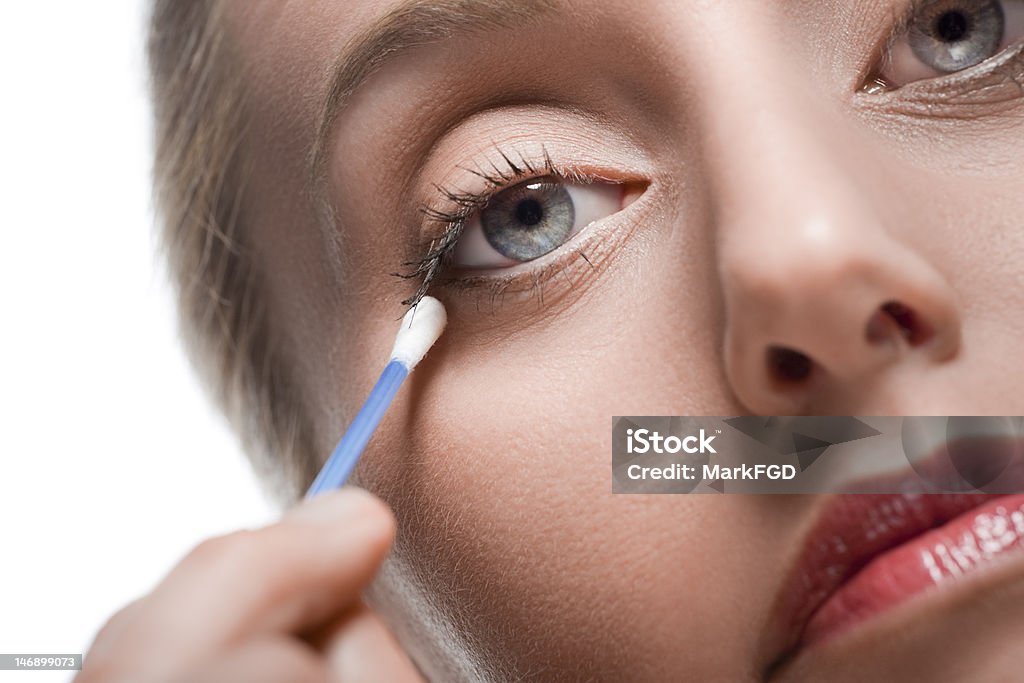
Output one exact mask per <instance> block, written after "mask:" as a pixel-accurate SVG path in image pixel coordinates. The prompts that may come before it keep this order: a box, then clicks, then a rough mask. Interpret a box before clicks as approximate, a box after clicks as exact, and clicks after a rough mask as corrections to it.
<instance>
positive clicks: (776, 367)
mask: <svg viewBox="0 0 1024 683" xmlns="http://www.w3.org/2000/svg"><path fill="white" fill-rule="evenodd" d="M767 361H768V372H769V373H770V374H771V376H772V377H773V378H775V379H777V380H780V381H782V382H786V383H788V384H795V383H798V382H803V381H804V380H806V379H807V378H808V377H810V376H811V371H812V370H813V369H814V362H813V361H812V360H811V359H810V358H809V357H808V356H807V355H806V354H803V353H800V352H799V351H796V350H794V349H787V348H785V347H782V346H772V347H770V348H769V349H768V354H767Z"/></svg>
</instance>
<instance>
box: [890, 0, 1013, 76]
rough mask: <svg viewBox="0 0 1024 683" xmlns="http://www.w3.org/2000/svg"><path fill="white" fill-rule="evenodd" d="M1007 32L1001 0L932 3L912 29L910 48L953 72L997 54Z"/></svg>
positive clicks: (931, 64) (938, 0) (936, 66)
mask: <svg viewBox="0 0 1024 683" xmlns="http://www.w3.org/2000/svg"><path fill="white" fill-rule="evenodd" d="M1005 30H1006V17H1005V15H1004V12H1003V7H1002V4H1001V2H1000V0H976V1H975V2H968V1H967V0H933V2H931V3H929V4H926V5H925V7H924V9H923V10H922V11H921V12H920V14H919V16H918V17H916V18H915V20H914V23H913V25H912V26H911V29H910V36H909V38H910V47H911V49H913V51H914V54H915V55H916V56H917V58H918V59H920V60H921V61H922V62H924V63H925V64H927V65H928V66H929V67H931V68H933V69H936V70H937V71H941V72H945V73H953V72H955V71H962V70H963V69H966V68H968V67H972V66H974V65H975V64H980V63H981V62H983V61H985V60H986V59H988V58H989V57H991V56H992V55H994V54H995V53H996V51H997V50H998V48H999V44H1000V43H1001V42H1002V40H1003V33H1004V32H1005Z"/></svg>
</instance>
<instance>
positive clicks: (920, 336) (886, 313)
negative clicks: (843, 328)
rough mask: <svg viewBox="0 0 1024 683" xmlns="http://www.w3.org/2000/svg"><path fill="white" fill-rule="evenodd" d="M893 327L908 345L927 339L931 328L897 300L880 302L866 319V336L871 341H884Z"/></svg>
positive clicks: (930, 334)
mask: <svg viewBox="0 0 1024 683" xmlns="http://www.w3.org/2000/svg"><path fill="white" fill-rule="evenodd" d="M893 328H895V329H896V330H897V331H898V332H899V333H900V335H901V336H902V337H903V338H904V339H905V340H906V341H907V343H908V344H909V345H910V346H920V345H921V344H923V343H925V342H926V341H928V340H929V339H930V338H931V337H932V335H933V332H932V329H931V327H929V325H928V324H927V323H926V322H925V321H924V320H922V319H921V316H919V315H918V314H917V313H916V312H915V311H914V309H912V308H910V307H909V306H906V305H904V304H901V303H900V302H898V301H889V302H887V303H884V304H882V305H881V306H880V307H879V308H878V310H877V311H876V312H875V314H874V315H873V316H871V320H869V321H868V329H867V338H868V341H869V342H871V343H879V342H882V341H885V340H886V339H887V338H888V337H889V335H890V334H891V330H892V329H893Z"/></svg>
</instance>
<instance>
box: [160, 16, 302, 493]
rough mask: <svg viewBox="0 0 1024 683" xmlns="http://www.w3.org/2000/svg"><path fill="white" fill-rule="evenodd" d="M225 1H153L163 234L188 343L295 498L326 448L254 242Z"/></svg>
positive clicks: (236, 66)
mask: <svg viewBox="0 0 1024 683" xmlns="http://www.w3.org/2000/svg"><path fill="white" fill-rule="evenodd" d="M220 11H221V6H220V2H218V1H217V0H155V2H154V4H153V12H152V18H151V23H150V34H149V42H148V56H149V66H150V76H151V87H152V95H153V105H154V114H155V121H156V126H155V138H156V139H155V159H154V190H155V197H156V205H157V209H158V216H159V222H160V233H161V234H160V236H161V245H162V248H163V250H164V251H165V252H166V254H167V258H168V262H169V266H170V273H171V277H172V280H173V282H174V284H175V286H176V289H177V294H178V314H179V325H180V328H181V332H182V338H183V340H184V342H185V347H186V350H187V352H188V355H189V357H190V359H191V360H192V363H193V365H194V366H195V367H196V369H197V370H198V372H199V374H200V376H201V377H202V379H203V380H204V386H205V388H206V389H207V391H208V393H209V394H210V395H211V396H212V398H213V399H214V401H215V402H216V403H217V405H218V406H219V407H220V409H221V410H222V411H223V413H224V414H225V416H226V417H227V418H228V420H229V422H230V423H231V425H232V428H233V429H234V430H235V432H236V434H237V435H238V436H239V438H240V440H241V442H242V445H243V448H244V449H245V452H246V454H247V455H248V456H249V459H250V461H251V462H252V464H253V466H254V468H255V470H256V472H257V474H258V475H259V476H260V477H261V479H262V480H263V481H264V482H265V485H266V487H267V489H268V491H269V492H270V493H271V494H272V495H273V496H274V497H275V498H277V499H278V500H279V501H281V502H288V501H290V500H293V499H294V498H295V497H296V496H297V495H298V494H299V493H300V492H301V490H302V489H303V487H304V486H305V485H306V484H307V483H308V482H309V481H311V480H312V478H313V476H314V475H315V468H316V459H315V457H314V451H313V449H312V447H311V443H310V442H311V438H310V434H311V432H310V430H309V429H307V428H306V425H305V424H304V418H303V411H301V410H300V409H299V408H300V401H299V397H298V389H297V386H296V385H295V383H294V382H293V381H291V379H290V377H289V371H288V368H289V367H290V364H289V363H288V362H287V358H286V354H285V353H284V350H283V349H282V348H281V346H280V345H279V344H278V343H276V342H275V337H274V334H273V328H272V325H271V321H270V316H269V313H268V311H267V309H266V307H265V306H264V305H263V302H264V301H266V299H265V297H262V296H261V295H260V290H261V281H260V277H259V272H258V268H257V266H256V264H255V262H254V260H253V259H252V258H251V252H250V250H249V248H248V246H247V244H246V239H245V238H246V232H245V229H244V225H245V217H246V209H245V202H244V201H243V197H244V192H245V178H246V173H247V163H246V154H245V147H244V144H243V142H244V139H245V135H246V116H245V107H246V103H245V97H244V95H245V93H244V91H243V89H242V87H241V82H242V79H241V78H240V69H241V62H240V60H238V59H237V58H236V55H235V53H234V51H233V49H232V44H231V42H230V39H229V36H228V35H227V34H226V32H225V31H224V30H223V27H222V24H221V21H220Z"/></svg>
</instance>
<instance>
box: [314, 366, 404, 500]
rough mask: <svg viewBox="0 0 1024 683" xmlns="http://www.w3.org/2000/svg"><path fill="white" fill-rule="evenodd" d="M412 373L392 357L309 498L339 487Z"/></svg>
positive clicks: (318, 478) (325, 466)
mask: <svg viewBox="0 0 1024 683" xmlns="http://www.w3.org/2000/svg"><path fill="white" fill-rule="evenodd" d="M408 375H409V369H408V368H407V367H406V366H405V364H403V363H402V362H401V361H397V360H392V361H391V362H389V363H388V364H387V365H386V366H385V367H384V372H382V373H380V379H378V380H377V384H376V385H374V387H373V391H371V392H370V395H369V396H367V397H366V403H364V404H363V407H362V408H360V409H359V413H358V414H357V415H356V418H355V419H354V420H352V424H351V425H349V427H348V430H347V431H346V432H345V435H344V436H342V437H341V441H339V442H338V445H337V446H336V447H335V449H334V452H333V453H331V457H330V458H328V459H327V462H326V463H324V466H323V469H321V470H320V474H318V475H317V476H316V479H314V480H313V485H312V486H310V487H309V491H307V492H306V498H312V497H313V496H315V495H317V494H320V493H323V492H324V491H330V490H332V489H336V488H339V487H340V486H342V485H343V484H344V483H345V481H346V480H347V479H348V475H350V474H351V473H352V470H353V469H354V468H355V466H356V462H357V461H358V460H359V456H360V455H362V454H363V449H365V448H366V444H367V443H369V442H370V438H371V437H372V436H373V433H374V431H376V429H377V425H379V424H380V421H381V418H383V417H384V413H386V412H387V410H388V406H390V405H391V400H392V399H393V398H394V397H395V394H396V393H398V388H399V387H401V386H402V382H404V381H405V378H406V377H407V376H408Z"/></svg>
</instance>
